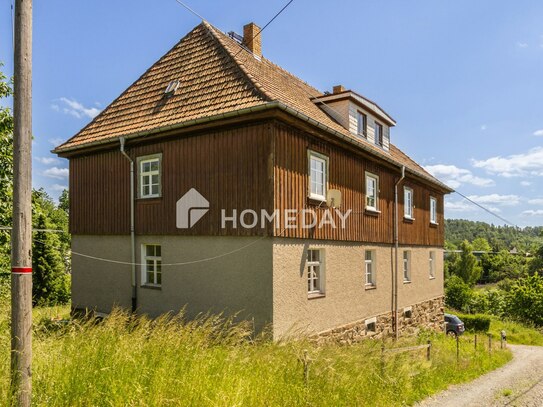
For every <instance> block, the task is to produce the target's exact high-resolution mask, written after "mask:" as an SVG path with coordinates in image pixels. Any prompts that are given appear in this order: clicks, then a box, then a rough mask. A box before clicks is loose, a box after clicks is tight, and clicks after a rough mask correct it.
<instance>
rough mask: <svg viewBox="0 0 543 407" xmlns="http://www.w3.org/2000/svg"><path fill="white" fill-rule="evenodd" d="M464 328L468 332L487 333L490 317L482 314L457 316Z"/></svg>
mask: <svg viewBox="0 0 543 407" xmlns="http://www.w3.org/2000/svg"><path fill="white" fill-rule="evenodd" d="M458 317H459V318H460V319H461V320H462V322H464V327H465V328H466V330H468V331H470V332H488V331H489V330H490V317H489V316H487V315H482V314H474V315H467V314H464V315H459V316H458Z"/></svg>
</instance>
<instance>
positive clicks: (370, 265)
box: [364, 250, 377, 287]
mask: <svg viewBox="0 0 543 407" xmlns="http://www.w3.org/2000/svg"><path fill="white" fill-rule="evenodd" d="M368 254H369V255H370V258H369V259H368ZM368 269H369V270H368ZM376 271H377V270H376V262H375V250H365V251H364V275H365V281H366V287H375V286H376V278H375V277H376V274H377V273H376Z"/></svg>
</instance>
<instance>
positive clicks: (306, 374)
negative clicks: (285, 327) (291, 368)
mask: <svg viewBox="0 0 543 407" xmlns="http://www.w3.org/2000/svg"><path fill="white" fill-rule="evenodd" d="M302 362H303V364H304V383H305V385H306V386H307V385H308V384H309V360H308V358H307V350H304V359H303V360H302Z"/></svg>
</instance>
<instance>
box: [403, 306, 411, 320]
mask: <svg viewBox="0 0 543 407" xmlns="http://www.w3.org/2000/svg"><path fill="white" fill-rule="evenodd" d="M403 316H404V317H405V318H411V317H412V316H413V309H412V308H411V307H406V308H404V309H403Z"/></svg>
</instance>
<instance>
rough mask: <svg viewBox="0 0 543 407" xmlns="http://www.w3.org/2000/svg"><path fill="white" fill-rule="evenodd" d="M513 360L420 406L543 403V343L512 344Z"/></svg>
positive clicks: (528, 406)
mask: <svg viewBox="0 0 543 407" xmlns="http://www.w3.org/2000/svg"><path fill="white" fill-rule="evenodd" d="M509 347H510V349H511V351H512V352H513V360H512V361H511V362H509V363H508V364H506V365H505V366H502V367H501V368H499V369H496V370H494V371H492V372H490V373H487V374H486V375H484V376H481V377H479V378H478V379H475V380H474V381H472V382H470V383H466V384H462V385H457V386H451V387H449V388H448V389H447V390H445V391H443V392H441V393H438V394H436V395H435V396H433V397H430V398H428V399H426V400H424V401H423V402H421V403H419V404H417V406H420V407H434V406H435V407H438V406H439V407H460V406H462V407H464V406H466V407H467V406H469V407H471V406H474V407H486V406H491V407H493V406H511V407H513V406H517V407H521V406H522V407H543V347H540V346H524V345H509Z"/></svg>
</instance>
